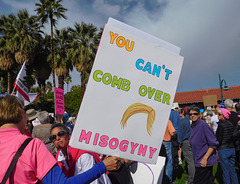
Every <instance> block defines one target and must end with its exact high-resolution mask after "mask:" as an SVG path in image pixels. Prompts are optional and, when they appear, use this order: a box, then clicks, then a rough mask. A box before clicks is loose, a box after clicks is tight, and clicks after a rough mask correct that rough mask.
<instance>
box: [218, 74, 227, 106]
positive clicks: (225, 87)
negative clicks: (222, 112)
mask: <svg viewBox="0 0 240 184" xmlns="http://www.w3.org/2000/svg"><path fill="white" fill-rule="evenodd" d="M218 75H219V85H220V91H221V100H222V103H223V93H222V87H223V86H222V84H223V82H224V84H225V85H224V88H223V90H224V91H227V90H229V88H228V86H227V83H226V81H225V80H224V79H222V80H221V77H220V74H218Z"/></svg>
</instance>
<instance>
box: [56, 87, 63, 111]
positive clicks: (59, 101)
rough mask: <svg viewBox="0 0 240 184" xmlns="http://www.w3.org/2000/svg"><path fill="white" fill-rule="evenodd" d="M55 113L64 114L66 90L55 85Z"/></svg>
mask: <svg viewBox="0 0 240 184" xmlns="http://www.w3.org/2000/svg"><path fill="white" fill-rule="evenodd" d="M54 98H55V114H56V115H57V114H60V115H64V90H63V89H60V88H56V87H54Z"/></svg>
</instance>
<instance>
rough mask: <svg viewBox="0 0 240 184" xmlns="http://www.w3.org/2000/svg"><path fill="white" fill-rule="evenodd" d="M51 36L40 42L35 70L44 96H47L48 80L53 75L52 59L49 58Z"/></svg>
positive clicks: (46, 36)
mask: <svg viewBox="0 0 240 184" xmlns="http://www.w3.org/2000/svg"><path fill="white" fill-rule="evenodd" d="M49 43H50V36H49V35H45V37H44V38H43V39H41V40H40V44H39V47H38V52H37V54H36V57H35V64H34V68H35V70H36V78H37V82H38V85H39V87H40V88H41V92H42V94H45V87H46V84H45V83H46V80H48V78H49V76H50V74H51V71H52V69H51V66H50V65H51V59H50V60H49V59H48V58H49V57H48V56H49V55H50V48H49Z"/></svg>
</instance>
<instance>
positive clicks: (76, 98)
mask: <svg viewBox="0 0 240 184" xmlns="http://www.w3.org/2000/svg"><path fill="white" fill-rule="evenodd" d="M81 101H82V100H81V86H80V85H77V86H73V87H72V88H71V91H70V92H68V93H67V94H65V97H64V102H65V110H66V111H67V112H68V113H69V114H71V113H75V114H77V113H78V110H79V107H80V104H81Z"/></svg>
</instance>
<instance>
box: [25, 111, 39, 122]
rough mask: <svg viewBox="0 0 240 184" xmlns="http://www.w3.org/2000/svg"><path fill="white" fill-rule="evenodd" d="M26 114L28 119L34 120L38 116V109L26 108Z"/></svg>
mask: <svg viewBox="0 0 240 184" xmlns="http://www.w3.org/2000/svg"><path fill="white" fill-rule="evenodd" d="M26 114H27V117H28V120H30V121H31V120H34V119H36V118H37V116H38V111H36V110H35V109H28V110H27V111H26Z"/></svg>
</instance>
